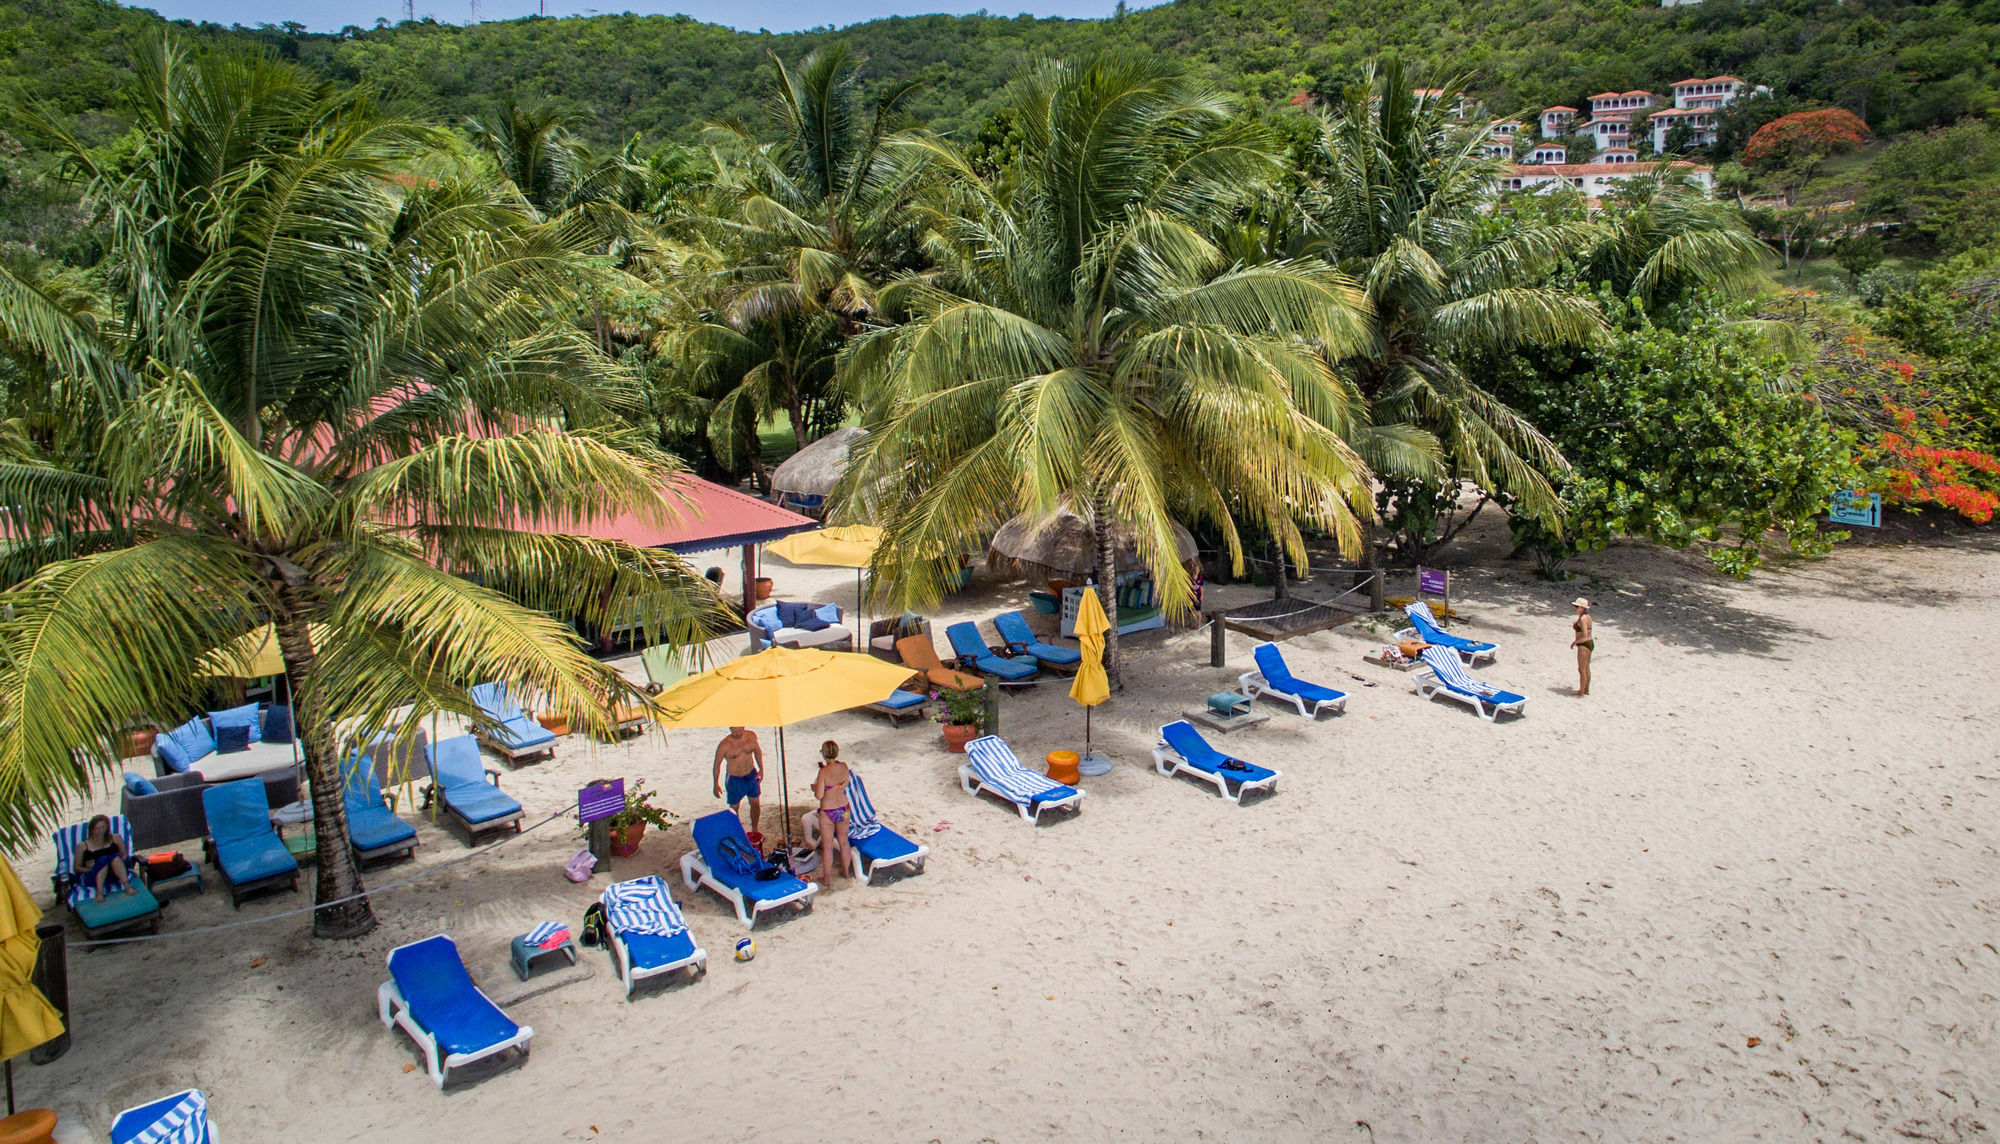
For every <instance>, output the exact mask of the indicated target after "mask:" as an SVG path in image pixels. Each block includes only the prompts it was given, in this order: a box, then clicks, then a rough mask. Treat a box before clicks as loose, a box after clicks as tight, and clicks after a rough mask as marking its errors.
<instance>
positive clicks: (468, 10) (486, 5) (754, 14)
mask: <svg viewBox="0 0 2000 1144" xmlns="http://www.w3.org/2000/svg"><path fill="white" fill-rule="evenodd" d="M475 2H476V3H477V4H478V6H479V18H480V19H481V20H512V19H515V18H517V17H521V16H533V15H535V14H537V13H538V12H541V11H543V7H542V5H543V4H546V12H547V14H548V15H550V16H571V15H599V14H607V13H612V12H626V11H630V12H638V13H642V14H654V13H658V14H661V15H673V14H676V13H686V14H687V15H689V16H692V17H694V18H695V19H697V20H705V21H707V22H709V23H713V24H726V25H728V26H729V27H732V28H740V29H742V30H743V31H746V32H755V31H757V30H759V29H769V30H770V31H773V32H795V31H800V30H802V29H805V28H816V27H821V26H824V25H826V24H829V23H834V22H838V23H839V24H841V25H842V26H845V25H847V24H857V23H861V22H863V21H867V20H873V19H877V18H879V17H882V16H915V15H921V14H924V13H928V12H951V13H955V14H965V13H971V12H978V11H982V10H984V11H988V12H991V13H992V14H993V15H996V16H1001V15H1004V16H1013V15H1016V14H1018V13H1021V12H1027V13H1030V14H1032V15H1036V16H1072V17H1099V16H1109V15H1110V14H1111V10H1112V8H1114V7H1115V6H1116V4H1117V0H957V2H953V0H859V2H858V3H855V2H851V0H850V2H849V3H844V4H842V5H841V6H840V7H839V8H838V9H835V8H834V7H833V6H832V5H829V4H826V3H823V2H822V3H812V2H810V0H654V2H648V0H636V2H635V0H623V2H620V0H599V2H600V3H601V4H602V7H599V8H592V7H587V6H586V5H587V4H588V3H589V0H416V13H417V17H418V18H419V19H422V18H423V17H424V16H426V15H428V16H430V17H432V18H434V19H436V20H437V21H438V22H440V23H448V24H463V23H465V22H467V21H468V20H470V19H471V18H472V6H473V4H474V3H475ZM982 3H983V4H985V5H986V7H984V8H982V7H981V5H982ZM138 6H139V7H147V8H151V9H153V10H154V11H156V12H158V13H159V14H160V15H162V16H165V17H166V18H168V19H170V20H208V21H211V22H213V23H217V24H246V25H255V24H283V23H287V22H293V23H299V24H304V25H305V26H306V27H307V28H309V29H311V30H313V31H315V32H337V31H339V30H340V29H341V28H343V27H345V26H347V25H350V24H352V25H356V26H359V27H363V28H366V27H372V26H373V25H374V23H375V21H376V20H377V19H378V18H379V19H386V20H389V21H391V22H394V21H397V20H400V19H402V18H403V3H402V0H159V2H157V3H150V4H142V5H138ZM1130 6H1131V7H1133V8H1141V7H1145V6H1146V4H1145V2H1144V0H1140V2H1137V3H1132V4H1130ZM836 13H837V14H836Z"/></svg>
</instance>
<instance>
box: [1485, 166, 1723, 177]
mask: <svg viewBox="0 0 2000 1144" xmlns="http://www.w3.org/2000/svg"><path fill="white" fill-rule="evenodd" d="M1666 165H1667V166H1669V167H1678V168H1684V169H1686V170H1690V171H1694V170H1702V169H1703V168H1702V167H1701V166H1700V165H1699V164H1696V163H1668V164H1666ZM1659 167H1660V164H1659V163H1543V164H1541V165H1540V166H1536V165H1535V164H1533V163H1516V164H1513V165H1511V166H1510V167H1509V170H1511V171H1513V173H1514V175H1515V176H1516V177H1522V176H1527V175H1554V176H1556V177H1558V178H1569V177H1571V176H1577V175H1643V174H1646V173H1648V172H1650V171H1654V170H1657V169H1658V168H1659Z"/></svg>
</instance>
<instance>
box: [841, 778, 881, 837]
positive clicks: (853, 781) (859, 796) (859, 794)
mask: <svg viewBox="0 0 2000 1144" xmlns="http://www.w3.org/2000/svg"><path fill="white" fill-rule="evenodd" d="M847 823H848V825H847V840H848V841H849V842H859V841H861V840H862V839H864V838H873V837H874V836H876V835H877V834H880V833H882V824H881V822H879V821H877V820H876V818H875V804H874V803H872V802H869V801H868V788H867V787H866V786H863V785H862V783H861V776H860V775H857V774H855V773H853V771H852V770H851V769H850V771H849V772H848V775H847Z"/></svg>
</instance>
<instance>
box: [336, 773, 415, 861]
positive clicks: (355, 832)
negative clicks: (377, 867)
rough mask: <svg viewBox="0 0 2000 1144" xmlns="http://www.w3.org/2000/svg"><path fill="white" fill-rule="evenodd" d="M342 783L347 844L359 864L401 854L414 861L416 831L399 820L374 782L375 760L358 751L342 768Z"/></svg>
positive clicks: (376, 782)
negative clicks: (352, 849)
mask: <svg viewBox="0 0 2000 1144" xmlns="http://www.w3.org/2000/svg"><path fill="white" fill-rule="evenodd" d="M340 780H341V784H342V789H343V790H344V791H345V793H346V802H347V841H348V844H349V845H351V846H353V847H354V858H355V861H357V862H369V861H373V860H374V859H376V858H393V857H395V856H396V855H398V854H402V855H406V856H410V857H414V856H415V855H416V852H417V828H416V827H414V826H411V825H410V824H409V823H407V822H404V821H403V820H402V819H400V818H397V817H396V812H395V811H394V810H392V809H390V806H391V804H390V802H389V799H388V797H387V796H386V795H384V794H383V793H382V784H381V783H380V782H378V781H377V780H376V778H375V764H374V760H373V759H372V758H371V757H370V756H369V753H368V752H366V751H356V752H354V754H352V755H349V756H348V758H347V761H346V762H344V763H342V764H340Z"/></svg>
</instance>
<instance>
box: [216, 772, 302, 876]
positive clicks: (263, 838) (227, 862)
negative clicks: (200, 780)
mask: <svg viewBox="0 0 2000 1144" xmlns="http://www.w3.org/2000/svg"><path fill="white" fill-rule="evenodd" d="M201 808H202V811H203V813H205V814H206V815H207V816H208V837H207V838H206V839H204V840H203V841H204V844H205V846H206V847H207V850H208V859H209V861H211V862H213V863H215V866H216V869H218V870H221V871H222V880H223V881H225V882H227V883H229V904H230V905H232V906H235V907H238V908H241V907H242V905H243V899H244V898H246V897H248V896H249V895H251V894H254V893H257V892H258V891H260V890H273V889H277V888H279V887H281V886H282V887H284V888H285V889H288V890H293V891H296V890H297V889H298V888H299V861H298V859H296V858H294V857H292V854H291V851H289V850H286V849H285V842H284V839H282V838H279V837H278V831H277V830H276V828H274V827H273V826H272V825H271V804H270V803H269V802H268V801H266V799H265V798H264V780H263V779H260V778H247V779H237V780H236V781H234V782H226V783H217V784H215V785H214V786H212V787H206V788H204V789H203V790H202V792H201Z"/></svg>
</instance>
